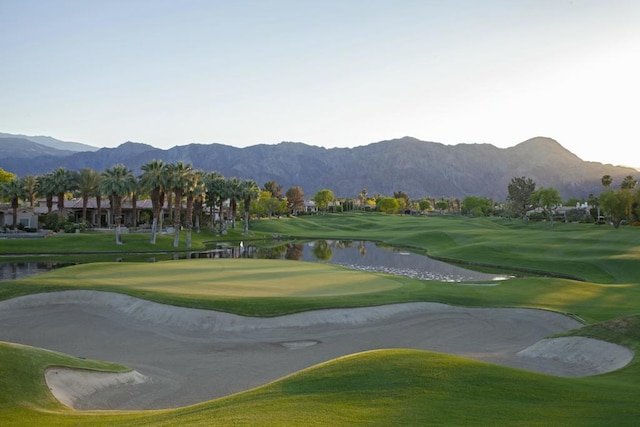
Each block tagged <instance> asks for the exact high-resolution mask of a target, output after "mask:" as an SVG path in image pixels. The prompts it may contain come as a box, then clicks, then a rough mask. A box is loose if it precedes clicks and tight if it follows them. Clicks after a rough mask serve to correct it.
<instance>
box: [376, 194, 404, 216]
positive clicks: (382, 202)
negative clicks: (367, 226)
mask: <svg viewBox="0 0 640 427" xmlns="http://www.w3.org/2000/svg"><path fill="white" fill-rule="evenodd" d="M377 206H378V210H379V211H380V212H383V213H387V214H392V213H394V212H397V211H398V209H399V208H400V202H399V201H398V199H397V198H395V197H383V198H381V199H379V200H378V202H377Z"/></svg>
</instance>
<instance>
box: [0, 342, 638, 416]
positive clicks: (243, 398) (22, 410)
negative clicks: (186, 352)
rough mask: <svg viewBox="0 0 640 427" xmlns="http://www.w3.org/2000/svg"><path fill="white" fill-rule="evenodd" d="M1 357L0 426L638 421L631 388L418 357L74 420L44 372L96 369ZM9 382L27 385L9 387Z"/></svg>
mask: <svg viewBox="0 0 640 427" xmlns="http://www.w3.org/2000/svg"><path fill="white" fill-rule="evenodd" d="M0 360H2V361H3V362H8V363H11V366H18V369H15V370H11V371H8V372H3V375H2V376H1V377H0V389H1V390H6V391H5V392H4V393H3V394H4V395H3V396H2V403H1V404H0V417H1V418H2V420H3V425H42V426H46V425H56V426H58V425H60V426H62V425H80V426H81V425H92V426H101V425H176V424H188V425H336V426H337V425H354V424H367V425H416V426H418V425H487V423H488V420H490V424H491V425H514V424H516V425H532V426H533V425H549V424H551V425H575V426H588V425H593V426H597V425H618V426H624V425H634V423H635V422H637V419H638V416H640V408H639V407H638V406H637V395H634V391H635V389H634V388H632V387H630V386H627V387H626V388H624V387H621V386H620V384H618V383H612V382H607V381H598V380H597V379H595V380H594V379H562V378H556V377H550V376H545V375H540V374H535V373H530V372H525V371H520V370H516V369H511V368H505V367H500V366H494V365H489V364H485V363H481V362H477V361H472V360H468V359H464V358H461V357H457V356H449V355H443V354H438V353H432V352H424V351H415V350H402V349H399V350H398V349H394V350H377V351H372V352H365V353H360V354H355V355H351V356H346V357H343V358H340V359H336V360H333V361H330V362H327V363H324V364H321V365H317V366H315V367H312V368H309V369H306V370H303V371H301V372H298V373H296V374H293V375H290V376H288V377H286V378H283V379H281V380H278V381H275V382H273V383H271V384H268V385H266V386H263V387H260V388H257V389H254V390H250V391H248V392H244V393H240V394H237V395H234V396H230V397H227V398H223V399H218V400H216V401H212V402H206V403H202V404H198V405H194V406H189V407H185V408H180V409H176V410H163V411H138V412H104V411H102V412H99V411H94V412H82V413H80V412H77V411H72V410H69V409H66V408H64V407H62V406H61V405H60V404H59V403H57V402H56V401H55V399H53V398H52V397H51V396H50V395H49V394H48V393H47V392H46V388H45V385H44V384H43V381H42V372H43V371H44V369H45V368H46V366H48V365H51V364H57V365H74V366H82V367H93V368H95V363H94V362H90V361H79V360H76V359H73V358H70V357H67V356H64V355H60V354H57V353H53V352H47V351H44V350H40V349H34V348H30V347H25V346H15V345H7V344H0ZM2 366H8V365H6V364H4V363H3V365H2ZM98 366H100V367H102V365H98ZM16 384H20V385H22V386H23V387H24V385H25V384H26V385H28V387H26V389H20V390H16V388H15V385H16ZM8 393H11V396H10V397H7V396H6V395H7V394H8ZM34 396H35V398H34ZM612 423H613V424H612Z"/></svg>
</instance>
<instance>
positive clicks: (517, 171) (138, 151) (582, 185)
mask: <svg viewBox="0 0 640 427" xmlns="http://www.w3.org/2000/svg"><path fill="white" fill-rule="evenodd" d="M47 138H49V137H26V136H20V135H10V134H0V167H1V168H3V169H5V170H7V171H10V172H13V173H16V174H17V175H18V176H24V175H26V174H36V175H41V174H44V173H48V172H50V171H51V170H53V169H55V168H57V167H60V166H63V167H65V168H67V169H70V170H80V169H81V168H85V167H88V168H92V169H94V170H96V171H103V170H105V169H107V168H109V167H111V166H113V165H115V164H124V165H126V166H127V167H129V168H131V169H132V170H133V171H134V172H135V173H140V166H141V165H143V164H144V163H147V162H149V161H151V160H153V159H160V160H163V161H165V162H177V161H183V162H185V163H191V164H192V165H193V167H194V168H197V169H202V170H205V171H217V172H219V173H221V174H222V175H224V176H225V177H227V178H230V177H238V178H242V179H253V180H255V181H256V182H257V183H258V185H260V186H262V185H263V184H264V183H265V182H267V181H275V182H276V183H277V184H279V185H282V186H283V188H284V189H285V190H286V189H287V188H289V187H291V186H300V187H302V189H303V191H304V192H305V194H307V196H309V197H310V196H311V195H313V194H314V193H315V192H317V191H318V190H320V189H323V188H328V189H331V190H332V191H333V192H334V194H335V195H336V196H339V197H356V196H357V195H358V194H359V193H360V192H361V191H362V190H363V189H366V190H367V192H368V194H370V195H374V194H382V195H393V193H394V192H396V191H403V192H405V193H406V194H408V195H409V196H410V197H412V198H422V197H435V198H440V197H443V196H444V197H459V198H463V197H466V196H469V195H474V196H482V197H491V198H493V199H495V200H504V199H505V198H506V196H507V187H508V184H509V182H510V181H511V179H512V178H513V177H520V176H525V177H527V178H531V179H533V180H534V181H535V182H536V184H537V186H538V187H554V188H557V189H558V190H559V191H560V194H561V195H562V197H563V198H565V199H566V198H569V197H578V198H586V197H588V195H589V194H598V193H600V192H601V191H602V190H603V187H602V184H601V178H602V176H603V175H611V176H612V177H613V178H614V186H615V183H616V182H617V183H619V182H621V181H622V178H623V177H625V176H627V175H632V176H635V175H637V174H638V171H637V170H636V169H633V168H627V167H621V166H613V165H604V164H602V163H597V162H587V161H583V160H581V159H580V158H579V157H577V156H576V155H575V154H573V153H571V152H570V151H568V150H567V149H565V148H564V147H562V146H561V145H560V144H559V143H558V142H557V141H555V140H553V139H550V138H545V137H536V138H532V139H529V140H527V141H524V142H522V143H520V144H517V145H515V146H513V147H510V148H497V147H495V146H493V145H490V144H458V145H444V144H441V143H437V142H428V141H421V140H418V139H415V138H411V137H404V138H399V139H394V140H388V141H381V142H376V143H372V144H368V145H365V146H360V147H355V148H330V149H327V148H322V147H317V146H311V145H307V144H303V143H296V142H282V143H280V144H276V145H266V144H259V145H253V146H250V147H246V148H237V147H232V146H229V145H224V144H188V145H181V146H176V147H173V148H170V149H167V150H163V149H159V148H156V147H153V146H151V145H147V144H141V143H135V142H126V143H124V144H122V145H120V146H118V147H116V148H100V149H98V148H96V147H91V146H88V145H85V144H78V143H64V141H60V142H63V144H57V143H56V141H58V140H55V139H54V138H49V139H47ZM52 140H53V141H52ZM69 144H71V145H69ZM76 144H77V145H76ZM52 145H53V146H52Z"/></svg>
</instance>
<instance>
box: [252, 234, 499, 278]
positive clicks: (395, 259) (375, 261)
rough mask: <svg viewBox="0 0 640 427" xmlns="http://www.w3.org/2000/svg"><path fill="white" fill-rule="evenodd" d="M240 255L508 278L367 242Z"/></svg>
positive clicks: (405, 272) (415, 273)
mask: <svg viewBox="0 0 640 427" xmlns="http://www.w3.org/2000/svg"><path fill="white" fill-rule="evenodd" d="M241 256H242V257H246V258H272V259H289V260H299V261H310V262H324V263H329V264H337V265H342V266H345V267H348V268H351V269H355V270H364V271H374V272H379V273H390V274H395V275H399V276H407V277H412V278H415V279H420V280H437V281H442V282H469V281H493V280H504V279H506V278H508V277H509V276H507V275H499V274H490V273H482V272H478V271H473V270H469V269H465V268H462V267H459V266H455V265H452V264H448V263H446V262H442V261H438V260H435V259H433V258H430V257H428V256H426V255H421V254H417V253H413V252H410V251H408V250H406V249H402V248H396V247H392V246H388V245H380V244H376V243H373V242H368V241H351V240H349V241H343V240H316V241H312V242H298V243H288V244H285V245H280V246H270V247H265V248H256V247H252V246H250V247H244V248H243V251H242V252H241Z"/></svg>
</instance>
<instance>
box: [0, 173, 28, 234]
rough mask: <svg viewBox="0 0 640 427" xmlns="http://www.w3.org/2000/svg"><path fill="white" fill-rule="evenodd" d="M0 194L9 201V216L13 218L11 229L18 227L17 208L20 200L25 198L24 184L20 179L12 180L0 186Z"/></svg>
mask: <svg viewBox="0 0 640 427" xmlns="http://www.w3.org/2000/svg"><path fill="white" fill-rule="evenodd" d="M0 192H2V195H3V196H4V197H6V198H7V199H8V200H9V204H10V205H11V214H12V216H13V227H12V228H13V229H14V230H15V229H16V228H17V226H18V208H19V207H20V199H24V198H26V192H25V190H24V183H23V182H22V180H20V179H13V180H12V181H9V182H3V183H2V184H0Z"/></svg>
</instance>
